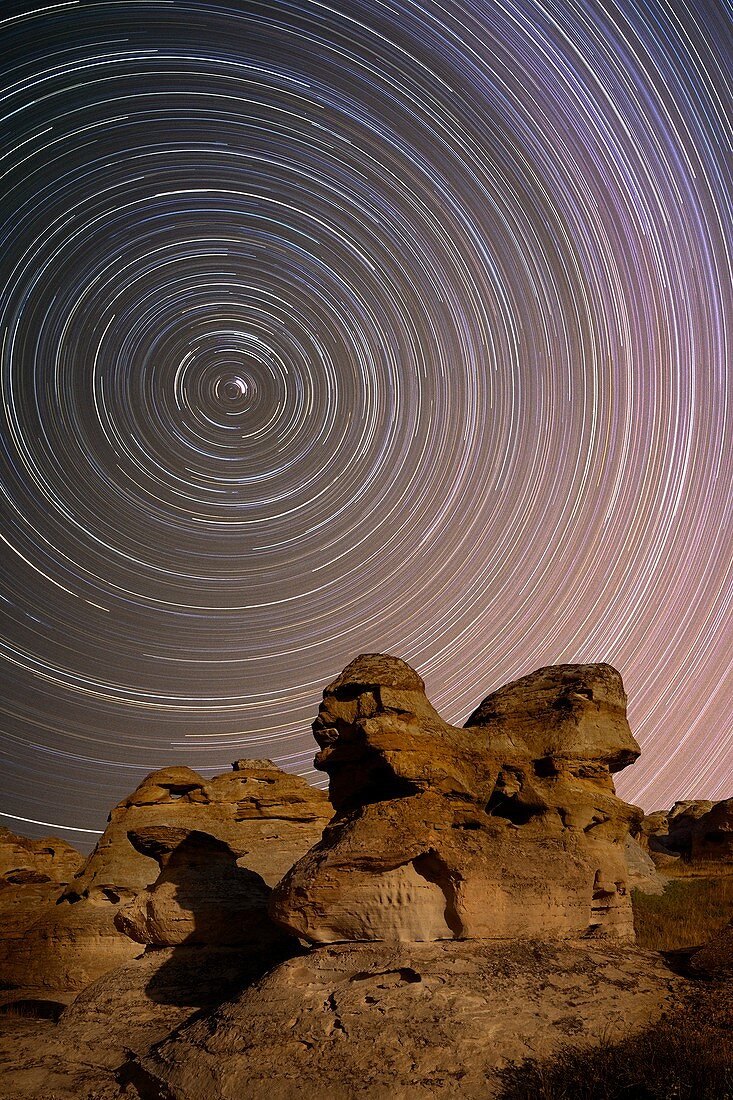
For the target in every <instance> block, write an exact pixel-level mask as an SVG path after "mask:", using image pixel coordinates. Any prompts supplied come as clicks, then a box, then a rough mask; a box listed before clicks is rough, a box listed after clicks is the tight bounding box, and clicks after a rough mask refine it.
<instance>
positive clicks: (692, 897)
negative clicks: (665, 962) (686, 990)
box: [633, 875, 733, 951]
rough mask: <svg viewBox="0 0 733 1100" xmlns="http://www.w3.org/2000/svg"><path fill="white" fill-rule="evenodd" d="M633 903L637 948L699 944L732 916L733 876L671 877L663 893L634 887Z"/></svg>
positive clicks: (666, 948) (683, 946)
mask: <svg viewBox="0 0 733 1100" xmlns="http://www.w3.org/2000/svg"><path fill="white" fill-rule="evenodd" d="M633 903H634V929H635V930H636V942H637V944H638V945H639V947H646V948H647V949H648V950H650V951H678V950H681V949H682V948H685V947H701V946H702V945H703V944H704V943H707V941H708V940H709V939H710V938H711V936H713V935H714V934H715V933H716V932H718V931H720V929H721V928H724V927H725V925H726V924H727V923H728V921H730V920H731V919H733V875H724V876H720V875H718V876H717V877H715V878H682V879H672V880H671V881H670V882H668V883H667V887H666V889H665V891H664V893H663V894H643V893H641V892H640V891H639V890H635V891H634V894H633Z"/></svg>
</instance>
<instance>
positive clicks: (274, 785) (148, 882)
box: [0, 760, 332, 991]
mask: <svg viewBox="0 0 733 1100" xmlns="http://www.w3.org/2000/svg"><path fill="white" fill-rule="evenodd" d="M331 813H332V811H331V807H330V805H329V803H328V800H327V798H326V796H325V794H324V793H323V792H322V791H318V790H315V789H314V788H312V787H310V786H309V785H308V784H307V783H306V782H305V780H303V779H301V778H300V777H298V776H293V775H289V774H287V773H286V772H283V771H282V770H281V769H280V768H278V767H276V765H274V764H273V763H272V762H271V761H269V760H242V761H237V762H236V763H235V764H234V765H233V769H232V771H231V772H228V773H225V774H224V775H219V776H215V777H214V778H212V779H204V778H203V777H202V776H200V775H198V774H197V773H196V772H194V771H192V770H191V769H190V768H185V767H171V768H163V769H161V770H160V771H157V772H153V773H152V774H151V775H149V776H147V778H146V779H144V780H143V781H142V783H141V784H140V785H139V786H138V787H137V789H136V790H135V791H134V792H133V793H132V794H131V795H129V796H128V797H127V798H124V799H123V800H122V801H121V802H120V803H119V804H118V805H117V806H115V808H114V809H113V810H112V812H111V813H110V816H109V821H108V824H107V828H106V829H105V831H104V834H103V835H102V836H101V837H100V839H99V842H98V844H97V846H96V847H95V849H94V851H93V852H92V853H91V855H90V856H89V858H88V859H87V860H86V862H85V863H84V864H83V866H82V867H81V868H80V869H79V870H78V871H77V873H76V874H75V875H74V876H73V877H72V876H71V874H68V875H67V876H66V878H67V882H68V884H67V885H66V886H65V887H63V888H61V889H60V890H59V889H57V890H56V891H55V892H54V894H53V898H52V901H53V903H54V904H50V905H47V906H45V908H43V909H41V910H40V911H39V910H38V909H36V910H35V912H34V913H33V918H32V920H31V921H30V922H26V924H25V925H24V926H23V928H22V933H23V934H22V936H21V937H19V938H18V937H16V942H14V943H13V946H12V950H6V951H5V952H4V954H3V953H0V978H2V980H3V981H4V982H5V983H6V984H8V985H10V986H23V987H39V988H45V989H49V990H55V991H74V990H80V989H83V988H84V987H85V986H87V985H88V984H89V983H90V982H92V981H94V980H95V979H96V978H98V977H100V976H101V975H103V974H106V973H107V972H108V971H110V970H113V969H114V968H115V967H118V966H122V965H123V964H124V963H126V962H129V961H131V960H132V959H134V958H135V957H136V956H138V955H139V954H140V952H141V950H142V948H141V947H140V942H137V941H138V940H140V939H142V942H143V943H152V944H158V945H160V944H161V943H165V944H171V943H179V942H181V938H184V939H185V938H186V937H189V938H191V937H192V938H193V940H194V941H198V942H201V940H202V937H203V938H206V937H208V939H209V940H213V941H217V937H219V938H221V937H223V941H224V942H226V943H229V942H231V940H232V937H235V938H236V940H237V942H242V940H243V938H244V939H246V938H247V935H248V933H246V932H243V931H241V930H240V931H239V933H238V935H237V936H235V933H234V931H233V930H232V912H235V913H239V914H240V916H241V915H242V914H244V913H247V914H249V917H248V920H249V923H250V925H251V924H252V923H253V922H254V924H257V923H258V922H260V923H261V922H262V920H264V921H265V922H266V923H267V925H268V927H271V925H270V922H269V921H268V920H267V918H266V916H264V911H265V907H266V901H267V895H268V894H269V890H270V887H272V886H273V885H274V884H275V883H276V882H277V881H278V880H279V879H280V878H281V877H282V875H283V874H284V873H285V871H286V870H287V869H288V868H289V867H290V866H291V865H292V863H293V862H294V861H295V860H296V859H298V858H299V857H300V856H301V855H303V853H304V852H306V851H307V850H308V849H309V848H310V847H311V845H312V844H314V843H315V841H316V840H318V839H319V838H320V836H321V832H322V829H323V826H324V824H325V823H326V822H327V821H328V820H329V818H330V816H331ZM156 830H158V843H157V845H156V844H155V843H153V840H152V839H151V838H152V837H153V836H154V835H155V831H156ZM44 843H45V842H44ZM59 843H61V842H59ZM178 843H181V844H182V845H183V848H182V851H181V852H180V853H179V855H178V856H175V855H174V849H175V848H176V846H177V844H178ZM158 857H161V859H158ZM81 858H82V857H79V860H81ZM162 860H163V861H165V862H166V863H168V861H169V860H172V866H170V864H169V865H168V868H167V869H163V872H162V873H161V861H162ZM237 861H239V864H241V866H237ZM185 864H187V867H186V866H184V865H185ZM206 868H208V870H206ZM225 870H226V872H227V873H224V872H225ZM215 871H216V872H217V873H218V872H221V876H220V877H221V882H220V883H218V884H217V886H216V888H215V894H216V897H217V898H218V899H219V900H220V901H221V902H222V912H221V915H216V916H214V908H215V906H214V903H213V899H212V903H211V904H209V905H208V906H207V905H206V904H205V902H204V895H205V892H206V890H207V889H211V888H212V884H213V882H214V878H215V877H216V876H215V874H214V872H215ZM159 876H160V877H161V880H162V881H161V882H160V883H159V886H158V889H157V890H156V892H155V893H154V894H153V893H152V892H150V893H149V892H147V891H146V887H148V886H152V884H153V883H155V882H156V880H157V879H158V878H159ZM174 878H175V880H176V881H174ZM245 880H246V881H245ZM207 881H208V886H207ZM24 889H29V888H28V887H24ZM142 891H146V892H145V893H144V895H143V899H142V901H141V905H140V907H138V909H137V910H134V911H131V912H130V914H129V915H128V917H127V925H126V926H124V927H125V931H122V930H121V928H120V927H118V926H117V924H116V923H115V920H116V917H117V915H118V913H119V912H120V911H121V910H122V909H123V908H124V907H126V906H128V905H129V904H130V903H131V902H133V901H134V899H135V898H136V897H137V896H138V895H139V894H140V893H141V892H142ZM0 897H2V895H0ZM193 899H196V905H195V907H194V909H195V912H194V911H193V910H188V909H187V906H188V904H190V903H191V902H192V900H193ZM143 909H145V913H146V915H145V916H144V915H143V912H142V910H143ZM227 914H228V915H227ZM256 914H259V916H258V915H256ZM194 923H196V925H197V929H196V930H194V929H193V927H192V926H193V924H194ZM234 923H236V921H235V922H234ZM215 926H216V928H218V932H217V931H215ZM174 927H175V928H176V929H177V931H174ZM227 928H228V931H226V930H225V929H227ZM145 929H147V931H146V930H145ZM184 929H185V931H184ZM128 930H129V931H130V932H131V933H134V938H131V935H127V934H126V932H127V931H128ZM148 936H149V937H151V938H148ZM4 937H5V933H4V932H2V930H1V929H0V939H2V938H4Z"/></svg>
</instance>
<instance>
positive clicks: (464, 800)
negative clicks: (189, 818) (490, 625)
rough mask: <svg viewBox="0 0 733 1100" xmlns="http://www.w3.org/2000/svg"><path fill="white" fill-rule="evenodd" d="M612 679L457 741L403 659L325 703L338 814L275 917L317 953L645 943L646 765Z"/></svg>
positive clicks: (532, 683) (536, 684)
mask: <svg viewBox="0 0 733 1100" xmlns="http://www.w3.org/2000/svg"><path fill="white" fill-rule="evenodd" d="M624 708H625V695H624V692H623V686H622V684H621V678H620V676H619V675H618V673H617V672H615V670H613V669H611V668H610V666H608V665H579V666H560V668H559V669H541V670H540V671H539V672H537V673H535V674H533V675H532V676H526V677H523V678H522V680H520V681H517V682H516V683H515V684H510V685H508V686H507V687H506V688H503V689H501V690H500V691H499V692H494V693H493V695H491V696H489V698H488V699H487V700H486V701H485V702H484V704H482V706H481V707H479V708H478V710H477V711H476V712H475V714H474V716H473V717H472V719H471V720H470V721H469V725H468V726H467V727H466V728H463V729H460V728H457V727H455V726H451V725H450V724H448V723H447V722H445V721H444V720H443V719H442V718H441V717H440V716H439V715H438V714H437V712H436V711H435V710H434V708H433V707H432V705H431V704H430V703H429V701H428V700H427V698H426V696H425V693H424V685H423V682H422V680H421V679H420V677H419V676H418V674H417V673H416V672H415V671H414V670H413V669H411V668H410V667H409V666H408V665H406V664H405V662H404V661H401V660H399V659H398V658H395V657H388V656H382V655H373V654H368V655H363V656H361V657H358V658H357V659H356V660H355V661H353V662H352V663H351V664H350V665H349V666H348V667H347V668H346V669H345V670H344V672H343V673H342V674H341V676H339V677H338V679H337V680H335V681H334V683H332V684H331V685H330V686H329V687H327V688H326V690H325V692H324V696H323V703H322V705H321V708H320V710H319V714H318V717H317V719H316V721H315V723H314V727H313V728H314V734H315V737H316V740H317V741H318V744H319V745H320V746H321V751H320V752H319V754H318V755H317V757H316V767H319V768H321V769H322V770H324V771H326V772H327V773H328V775H329V779H330V795H331V800H332V802H333V804H334V806H335V808H336V810H337V815H336V817H335V818H334V820H333V821H332V822H331V824H330V825H329V826H328V827H327V829H326V830H325V832H324V835H323V839H322V841H321V842H320V843H319V844H317V845H316V846H315V847H314V848H313V849H312V850H311V851H310V852H308V854H307V855H306V856H304V857H303V859H301V860H300V861H299V862H298V863H297V864H296V865H295V866H294V867H293V869H292V870H291V871H290V872H289V873H288V874H287V875H286V877H285V879H284V880H283V881H282V883H280V885H279V886H278V887H276V889H275V891H274V894H273V898H272V902H271V912H272V913H273V916H274V917H275V919H276V920H277V921H278V922H280V923H281V924H282V925H283V926H284V927H286V928H288V929H290V930H292V931H295V932H296V933H297V934H298V935H300V936H303V937H305V938H307V939H310V940H312V941H313V942H316V943H332V942H338V941H343V940H351V939H353V940H380V939H395V940H436V939H451V938H509V939H512V938H517V937H521V936H529V935H534V934H542V935H571V934H578V933H586V932H591V931H598V932H606V933H608V934H611V935H617V936H622V937H631V936H633V924H632V914H631V906H630V902H629V898H628V891H627V879H628V870H627V865H626V859H625V845H626V841H627V838H628V834H629V826H630V825H632V824H634V823H635V822H636V823H638V822H639V821H640V820H641V816H642V815H641V811H640V810H637V809H636V808H635V807H631V806H628V805H627V804H626V803H624V802H622V801H621V800H620V799H619V798H617V797H616V795H615V792H614V788H613V781H612V778H611V769H614V770H616V769H618V768H620V767H623V766H624V764H625V763H627V762H629V761H631V760H632V759H634V758H635V757H636V755H638V752H639V749H638V746H637V745H636V742H635V741H634V739H633V737H632V735H631V731H630V729H629V727H628V723H627V721H626V717H625V709H624Z"/></svg>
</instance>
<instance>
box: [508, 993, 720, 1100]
mask: <svg viewBox="0 0 733 1100" xmlns="http://www.w3.org/2000/svg"><path fill="white" fill-rule="evenodd" d="M503 1079H504V1091H503V1092H502V1094H501V1100H733V986H732V985H731V984H730V983H728V984H723V983H720V984H719V985H718V986H714V987H710V986H705V985H703V984H702V983H695V985H694V987H693V992H692V993H691V994H690V995H688V997H687V998H686V1001H685V1003H683V1004H681V1005H679V1006H678V1007H677V1008H676V1009H675V1011H674V1012H673V1013H670V1015H669V1016H668V1017H667V1018H665V1019H663V1020H662V1021H660V1022H659V1023H658V1024H656V1025H655V1026H653V1027H650V1028H647V1029H646V1030H645V1031H644V1032H642V1033H641V1034H639V1035H637V1036H635V1037H634V1038H630V1039H627V1040H626V1041H625V1042H623V1043H619V1044H616V1045H612V1044H610V1043H607V1044H604V1045H603V1046H601V1047H600V1048H596V1049H594V1050H591V1051H583V1052H577V1051H565V1052H561V1053H560V1054H559V1055H558V1056H557V1057H556V1058H555V1059H554V1060H553V1061H552V1063H543V1064H538V1063H536V1062H527V1063H525V1064H524V1065H523V1066H520V1067H513V1068H511V1069H509V1070H505V1071H504V1073H503Z"/></svg>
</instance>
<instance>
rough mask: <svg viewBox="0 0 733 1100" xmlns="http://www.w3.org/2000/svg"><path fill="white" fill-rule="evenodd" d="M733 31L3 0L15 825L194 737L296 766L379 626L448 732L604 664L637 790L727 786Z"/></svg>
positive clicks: (709, 792)
mask: <svg viewBox="0 0 733 1100" xmlns="http://www.w3.org/2000/svg"><path fill="white" fill-rule="evenodd" d="M6 13H7V14H6ZM730 26H731V21H730V10H729V9H728V8H727V7H726V6H725V5H723V4H720V5H719V4H716V3H713V4H707V3H706V4H704V5H703V4H700V5H697V4H694V3H693V4H688V5H685V6H684V8H682V7H678V6H676V5H671V4H669V3H668V2H664V3H662V2H658V0H648V2H643V3H641V4H639V3H634V4H632V3H630V2H619V3H612V2H610V0H602V2H601V0H585V2H580V0H577V2H576V0H561V2H560V3H559V4H555V3H549V2H548V0H537V2H532V0H512V2H509V3H493V2H489V0H471V2H468V0H461V2H455V3H453V2H451V3H446V2H443V3H432V2H430V0H424V2H422V3H417V2H413V0H404V2H402V3H397V2H393V0H371V2H370V3H365V2H361V0H354V2H352V0H350V2H349V3H348V4H331V3H316V2H315V0H297V2H296V3H285V2H284V0H283V2H280V0H274V2H268V3H264V2H263V3H247V4H234V3H232V2H226V0H223V2H221V3H213V2H211V3H210V2H206V0H78V2H76V0H70V2H67V3H59V4H53V5H48V6H40V5H39V6H37V7H34V6H33V5H32V4H31V3H20V4H7V5H6V6H5V7H3V12H2V18H0V39H1V41H2V46H3V57H4V59H5V60H4V69H3V74H2V86H1V88H0V110H1V111H2V116H3V122H4V125H3V130H2V133H3V135H4V139H3V140H4V146H3V148H2V150H1V151H0V157H1V158H2V159H0V175H2V203H1V205H0V217H1V226H0V240H1V242H2V248H1V249H0V265H1V266H2V273H3V278H2V280H1V281H0V341H1V343H0V357H1V366H2V397H3V404H2V412H1V418H2V420H1V422H2V439H3V456H2V511H3V516H2V528H1V530H0V537H2V540H3V560H4V573H5V583H4V585H3V595H4V604H3V607H4V622H5V627H4V629H3V632H2V657H3V663H2V668H3V677H4V681H5V689H4V696H3V704H2V720H1V725H0V728H1V729H2V742H3V746H4V749H5V758H6V768H7V770H8V775H9V779H8V781H7V785H6V793H5V795H4V799H3V813H4V814H7V815H9V819H10V820H12V818H13V815H14V816H15V817H17V818H18V820H20V821H23V822H26V821H31V822H35V821H37V822H52V823H54V824H55V825H56V826H57V828H59V829H60V830H62V831H63V829H62V827H66V828H68V829H69V830H71V831H72V832H73V831H76V832H74V835H77V833H78V831H79V830H83V829H94V828H97V827H100V828H101V823H102V822H103V820H104V816H105V814H106V811H107V808H108V805H109V803H111V802H112V801H114V800H116V799H117V798H119V797H120V796H121V795H123V794H124V793H125V792H127V790H128V789H129V788H131V787H132V786H133V785H134V783H135V782H136V781H137V779H138V778H139V777H140V776H141V775H142V774H144V773H145V772H146V771H148V770H151V769H152V768H153V767H157V766H161V765H163V764H166V763H170V762H182V763H188V764H190V765H191V766H193V767H195V768H197V769H199V770H202V771H204V772H205V773H206V772H209V771H210V772H212V773H213V772H216V771H219V770H221V769H222V768H223V767H225V766H226V764H227V763H228V762H229V761H230V760H231V759H234V758H235V757H237V756H243V755H248V754H249V755H255V756H263V755H270V756H272V757H273V758H274V759H276V760H277V761H278V762H279V763H281V764H282V765H284V766H285V767H287V768H290V769H292V770H297V771H299V772H301V774H305V775H307V776H308V777H309V778H311V779H312V780H314V781H315V780H316V777H315V776H314V774H313V773H312V771H311V765H310V758H311V756H312V752H313V746H312V739H311V736H310V732H309V729H308V724H309V722H310V720H311V719H312V717H313V715H314V713H315V709H316V706H317V702H318V698H319V695H320V691H321V690H322V687H323V685H324V684H325V683H326V682H328V681H329V679H331V678H332V677H333V675H335V674H336V673H337V672H338V671H339V670H340V668H341V667H343V665H344V664H346V663H347V661H348V660H350V659H351V658H352V657H353V656H354V655H355V654H356V653H358V652H363V651H383V652H391V653H395V654H398V655H400V656H402V657H404V658H405V659H406V660H408V661H410V663H412V664H414V665H415V666H416V667H418V668H419V669H420V671H421V672H422V674H423V675H424V677H425V679H426V681H427V683H428V689H429V692H430V694H431V698H432V699H433V701H434V703H435V704H436V706H437V707H438V708H439V709H440V710H441V712H442V713H443V714H444V715H445V716H446V717H447V718H449V719H451V720H454V721H460V720H462V719H463V717H464V716H465V715H466V714H468V713H469V712H470V710H472V709H473V707H474V706H475V705H476V704H477V702H478V701H479V700H480V699H481V698H482V697H483V696H485V695H486V694H488V692H489V691H490V690H492V689H493V688H495V687H496V686H497V685H498V684H500V683H503V682H506V681H508V680H510V679H512V678H514V677H516V676H518V675H521V674H523V673H525V672H527V671H530V670H532V669H533V668H536V667H539V666H541V665H543V664H549V663H554V662H560V661H588V660H605V661H610V662H611V663H613V664H614V665H616V666H617V667H618V668H619V669H620V671H621V672H622V674H623V676H624V680H625V683H626V686H627V690H628V692H629V695H630V701H631V711H630V714H631V720H632V725H633V726H634V728H635V731H636V733H637V736H638V737H639V739H640V741H641V743H642V745H643V749H644V754H643V757H642V760H641V762H640V763H638V764H637V765H635V767H634V768H633V769H631V770H630V772H629V774H628V776H624V777H622V780H621V783H620V789H621V792H622V793H623V794H624V796H626V797H629V798H632V799H637V800H639V801H640V802H641V803H642V804H643V805H645V806H646V807H647V808H653V807H655V806H657V805H667V804H669V803H671V801H673V800H674V799H675V798H678V797H694V796H697V797H701V796H708V797H723V796H725V795H729V794H730V793H731V789H730V784H731V779H732V778H733V776H732V774H731V773H732V772H733V752H732V750H731V693H730V661H731V653H732V652H733V647H732V646H731V625H730V622H731V620H730V606H731V593H732V591H733V585H732V583H731V579H732V577H731V574H732V572H733V566H732V563H733V553H732V550H733V545H732V544H733V540H732V539H731V530H732V527H733V524H732V523H731V483H732V482H733V458H732V449H731V417H730V411H729V406H728V396H729V390H728V386H729V369H728V363H729V362H730V361H731V356H730V351H731V349H730V341H731V315H732V311H731V271H730V251H729V244H730V228H731V218H730V213H731V211H730V195H731V193H732V192H731V186H730V184H731V181H730V178H729V174H728V173H727V168H728V165H729V163H730V162H729V160H728V159H727V155H728V153H729V145H730V141H729V139H730V126H729V115H728V114H727V111H728V109H729V105H730V100H729V98H728V95H729V84H728V78H729V76H730ZM33 827H34V828H35V826H33ZM37 831H38V832H39V833H40V832H42V831H44V830H43V829H41V827H40V825H39V826H38V830H37ZM77 838H78V837H77Z"/></svg>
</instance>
